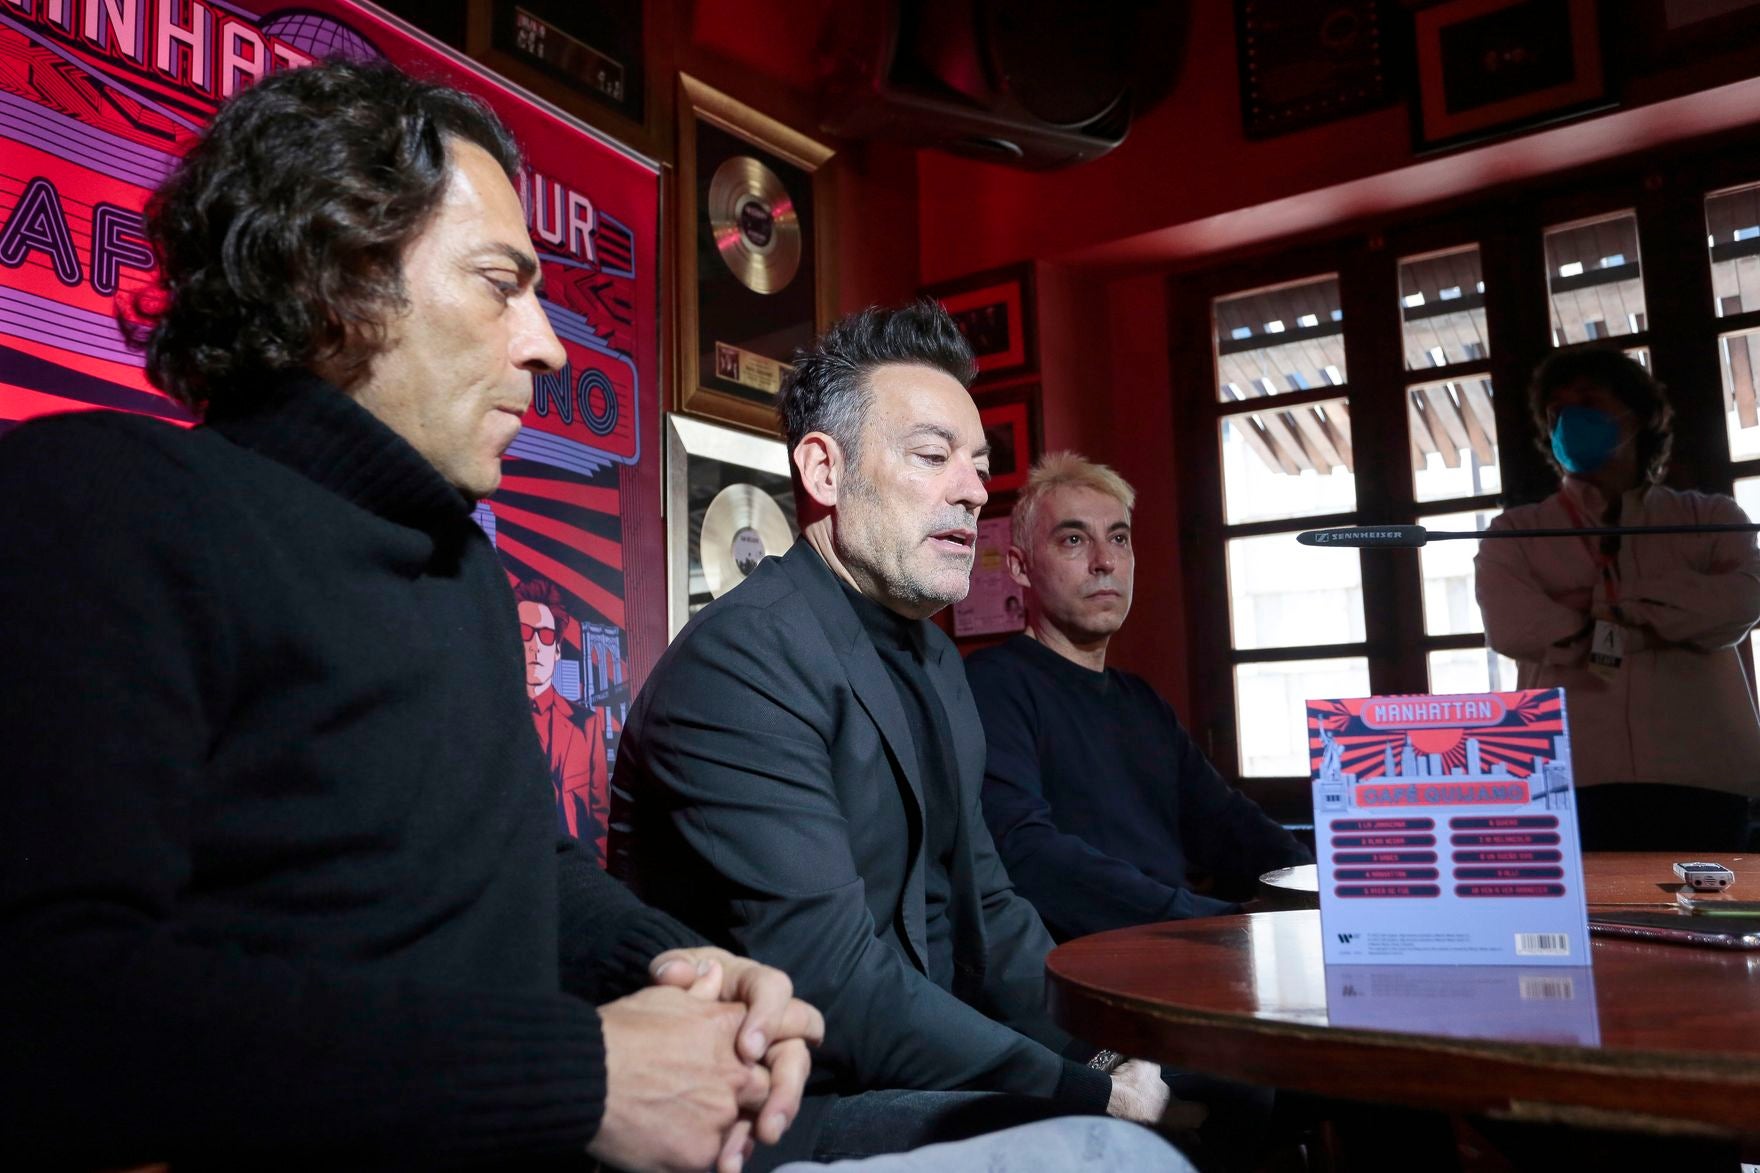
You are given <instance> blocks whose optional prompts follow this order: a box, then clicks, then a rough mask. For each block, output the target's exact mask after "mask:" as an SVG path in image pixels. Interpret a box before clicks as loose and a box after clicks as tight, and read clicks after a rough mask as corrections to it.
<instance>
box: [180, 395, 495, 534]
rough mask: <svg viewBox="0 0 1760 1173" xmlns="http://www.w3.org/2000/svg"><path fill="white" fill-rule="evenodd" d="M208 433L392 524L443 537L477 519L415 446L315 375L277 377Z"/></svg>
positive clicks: (214, 421) (215, 417) (213, 420)
mask: <svg viewBox="0 0 1760 1173" xmlns="http://www.w3.org/2000/svg"><path fill="white" fill-rule="evenodd" d="M205 426H207V427H209V428H212V429H213V430H214V431H216V432H218V433H219V434H220V435H222V436H224V437H226V439H228V440H230V441H231V442H232V443H234V444H237V445H238V446H239V447H241V448H248V449H250V450H251V451H253V452H256V453H258V454H259V455H261V456H265V457H268V458H269V459H271V460H274V461H276V462H277V463H279V464H283V465H286V466H287V467H288V468H291V469H293V470H294V471H295V472H297V473H299V474H300V475H302V476H304V477H306V478H307V479H309V480H312V481H314V482H316V483H317V484H319V485H321V486H323V487H324V488H326V489H329V490H330V491H331V492H333V493H335V494H336V495H337V496H339V497H342V498H343V499H345V500H348V501H351V502H353V503H354V504H356V505H358V506H360V507H361V508H362V509H365V510H368V511H369V512H371V513H375V514H378V515H379V516H380V517H383V518H385V519H386V520H387V521H392V522H395V523H397V524H399V525H405V526H411V527H413V528H416V529H420V530H424V531H426V532H428V533H431V534H438V533H439V532H441V531H442V530H444V529H447V528H450V527H452V526H454V525H456V524H457V523H458V522H460V521H462V520H465V519H467V518H468V517H469V516H470V512H471V504H470V502H469V501H467V500H466V499H465V497H464V495H463V494H462V493H460V492H459V491H458V490H457V489H456V488H454V487H453V486H452V485H451V484H449V483H448V482H447V481H446V478H445V477H443V476H441V475H440V471H439V470H438V469H436V468H435V467H434V466H433V465H432V464H429V463H428V461H427V459H426V458H425V457H423V456H422V454H421V453H419V452H417V451H416V450H415V449H414V448H413V447H411V446H410V444H409V441H407V440H405V439H404V438H403V437H402V436H400V435H398V434H397V433H396V432H394V431H392V430H391V429H390V428H389V427H387V426H385V424H383V423H381V422H380V421H379V420H378V418H377V417H375V416H374V415H373V414H372V413H371V412H369V411H368V410H367V409H366V408H364V407H362V406H360V404H358V403H356V402H355V401H354V400H353V399H350V398H349V397H348V396H347V395H345V394H344V393H343V392H342V391H340V390H339V389H337V387H336V386H335V385H334V384H331V383H329V382H326V381H325V380H323V379H320V378H319V377H318V376H316V375H313V374H309V373H307V372H304V371H294V372H288V373H285V374H281V375H277V376H273V377H272V378H271V381H270V382H269V385H268V386H266V387H265V388H264V389H263V391H262V393H261V394H260V395H257V396H254V397H253V398H252V399H251V400H250V402H249V403H248V404H244V405H241V406H239V407H235V408H232V409H230V410H228V411H227V412H225V413H223V414H217V413H213V412H210V413H209V415H208V418H207V420H206V423H205Z"/></svg>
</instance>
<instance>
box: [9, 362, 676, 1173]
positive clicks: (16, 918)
mask: <svg viewBox="0 0 1760 1173" xmlns="http://www.w3.org/2000/svg"><path fill="white" fill-rule="evenodd" d="M0 494H3V496H4V499H5V500H6V501H7V502H8V509H7V511H6V512H5V514H4V515H3V516H0V614H4V615H5V616H6V620H5V622H4V623H0V754H3V755H4V757H3V758H0V760H4V761H5V763H6V778H5V781H4V784H3V785H0V996H3V997H4V998H5V1004H6V1005H7V1007H8V1012H9V1017H10V1018H11V1019H12V1025H11V1026H10V1027H9V1029H8V1032H7V1033H8V1038H7V1045H6V1046H5V1047H0V1163H11V1162H9V1161H7V1160H6V1158H7V1157H11V1156H15V1155H27V1156H31V1157H36V1158H39V1159H40V1158H42V1157H43V1156H45V1155H52V1156H58V1157H60V1158H64V1159H68V1160H73V1161H78V1162H81V1163H91V1164H94V1165H105V1164H115V1165H127V1164H131V1163H139V1162H144V1161H161V1160H169V1161H171V1162H173V1163H174V1164H177V1165H179V1167H187V1166H191V1165H200V1164H203V1163H206V1162H208V1161H213V1162H214V1163H216V1164H220V1165H226V1164H228V1163H230V1162H232V1161H235V1160H237V1159H240V1158H244V1157H250V1158H252V1159H253V1160H254V1161H256V1162H258V1167H260V1165H261V1163H262V1162H263V1161H267V1162H268V1163H270V1164H280V1163H283V1162H290V1163H298V1162H300V1161H306V1160H310V1159H312V1158H314V1157H325V1158H329V1159H330V1160H331V1162H332V1164H333V1165H334V1167H341V1165H346V1166H347V1167H349V1168H372V1167H397V1166H403V1165H420V1166H423V1167H433V1166H435V1165H437V1164H439V1165H445V1164H453V1163H468V1162H471V1161H492V1162H493V1163H494V1164H495V1165H496V1166H497V1167H501V1168H507V1167H513V1166H515V1165H517V1164H518V1163H520V1162H522V1161H526V1160H534V1161H535V1160H546V1159H549V1158H554V1157H566V1156H568V1155H571V1154H572V1155H576V1156H579V1155H581V1154H582V1153H583V1150H584V1148H585V1146H586V1144H587V1143H588V1142H589V1141H590V1140H591V1138H592V1136H593V1135H594V1133H595V1132H596V1131H597V1128H598V1124H599V1119H600V1116H601V1113H602V1111H603V1100H604V1081H605V1066H604V1055H603V1044H602V1041H601V1037H600V1031H599V1023H598V1017H597V1015H596V1014H595V1013H594V1010H593V1008H592V1003H594V1002H598V1001H604V1000H608V999H609V998H612V997H616V996H619V995H621V994H623V993H627V992H629V991H630V990H632V989H635V988H637V987H639V986H641V985H643V984H645V983H646V981H647V974H646V965H647V962H648V961H649V959H650V958H652V956H653V955H654V954H655V953H657V952H659V951H660V950H662V949H665V948H668V947H671V946H674V945H681V944H687V943H694V942H695V941H696V940H697V938H696V937H695V935H694V934H691V933H689V932H688V930H685V929H684V928H683V927H682V926H680V925H678V924H677V923H676V922H675V921H672V920H671V919H670V918H668V917H665V916H664V915H662V914H660V913H658V912H654V911H652V910H650V909H647V908H645V907H644V906H642V905H641V904H640V903H639V902H637V901H636V900H635V898H634V897H633V896H630V895H629V894H628V893H627V892H625V891H624V890H623V889H622V888H621V887H620V886H619V885H617V884H616V883H615V882H614V881H612V880H610V879H609V878H607V877H605V876H604V875H603V874H602V873H600V872H599V871H598V870H597V869H596V868H594V867H592V866H591V864H590V862H588V861H586V860H585V859H584V858H582V857H580V856H579V855H577V854H576V853H575V851H574V848H573V844H572V842H571V841H564V842H562V843H560V844H559V843H558V841H557V839H556V835H555V818H554V813H553V811H552V809H551V797H550V785H549V782H548V779H547V776H546V772H545V763H544V759H543V754H542V751H541V750H540V748H539V746H538V743H537V739H536V736H535V734H534V733H533V730H532V725H531V720H530V718H529V716H528V714H527V712H526V707H525V692H524V688H523V686H522V681H523V675H522V667H521V664H520V658H519V640H518V635H517V627H516V618H515V609H514V606H513V601H512V598H511V596H510V593H509V591H508V588H507V582H506V577H505V575H504V573H503V571H502V569H501V567H500V565H499V562H498V560H497V559H496V557H495V555H494V551H493V549H492V547H491V546H490V544H489V543H488V541H487V539H486V538H485V537H484V535H483V534H482V532H481V531H480V530H479V529H478V528H477V527H476V526H475V525H474V524H473V523H472V522H471V520H470V513H469V504H468V502H466V501H465V499H464V498H463V497H461V496H460V495H459V493H458V492H457V491H456V490H454V489H453V488H452V487H451V486H450V485H448V484H447V483H446V482H445V480H444V479H443V478H441V476H440V475H439V474H438V472H437V471H436V470H435V469H434V468H433V467H432V466H431V465H430V464H428V462H427V461H426V460H424V459H423V458H422V457H421V456H420V455H419V454H417V453H416V452H415V450H414V449H412V448H411V447H410V446H409V445H408V444H407V443H405V442H404V441H403V440H402V439H401V438H400V437H399V436H397V435H396V434H395V433H394V432H392V431H391V430H390V429H388V428H386V427H385V426H384V425H382V424H380V423H379V422H378V421H377V420H376V419H374V418H373V417H372V416H371V415H370V414H369V413H367V412H366V411H364V410H363V409H361V408H360V407H359V406H358V405H356V404H355V403H354V402H353V401H352V400H350V399H348V398H347V397H346V396H344V395H342V394H341V393H340V392H338V391H336V390H335V389H334V388H332V387H330V386H329V385H327V384H325V383H323V382H321V381H319V380H317V379H315V378H311V377H309V376H299V377H292V378H285V379H281V380H278V381H276V382H275V383H274V384H273V385H272V386H271V387H269V388H267V389H266V393H265V395H264V396H263V397H262V398H261V399H260V400H259V401H258V406H257V407H255V408H253V409H252V410H249V411H245V412H238V413H219V414H214V415H213V416H212V417H211V419H210V421H209V423H208V424H207V425H206V426H203V427H198V428H194V429H188V430H185V429H179V428H176V427H172V426H168V425H165V424H162V423H158V422H156V421H151V420H147V419H144V418H142V417H138V416H123V415H117V414H111V413H87V414H81V415H76V416H62V417H55V418H50V419H45V420H41V421H36V422H32V423H28V424H25V425H22V426H20V427H18V428H16V429H14V430H13V431H12V432H11V433H9V434H8V435H7V436H6V437H5V439H4V441H0ZM565 991H566V992H565ZM338 1160H340V1162H341V1165H336V1164H335V1162H336V1161H338Z"/></svg>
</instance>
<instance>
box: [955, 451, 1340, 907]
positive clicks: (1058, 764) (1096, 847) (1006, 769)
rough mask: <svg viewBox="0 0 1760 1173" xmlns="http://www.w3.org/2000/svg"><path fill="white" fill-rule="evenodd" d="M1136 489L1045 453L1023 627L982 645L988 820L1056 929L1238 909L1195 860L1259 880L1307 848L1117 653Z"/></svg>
mask: <svg viewBox="0 0 1760 1173" xmlns="http://www.w3.org/2000/svg"><path fill="white" fill-rule="evenodd" d="M1135 497H1136V494H1135V493H1134V492H1133V491H1132V489H1131V487H1130V486H1129V485H1128V484H1126V483H1125V481H1124V480H1123V478H1121V477H1120V476H1119V475H1118V474H1117V473H1115V472H1114V471H1113V470H1112V469H1110V468H1107V467H1106V466H1105V465H1103V464H1095V463H1092V462H1091V461H1088V460H1085V459H1083V458H1082V457H1080V456H1078V455H1076V454H1075V453H1073V452H1056V453H1051V454H1049V455H1047V456H1045V457H1042V458H1041V459H1040V460H1039V462H1038V463H1037V465H1036V466H1035V467H1034V469H1033V471H1032V473H1031V475H1030V476H1029V478H1028V480H1027V486H1026V488H1025V489H1024V490H1023V491H1022V492H1021V495H1020V498H1019V500H1018V501H1017V502H1016V503H1015V508H1014V517H1013V525H1012V530H1013V535H1012V539H1013V540H1012V544H1011V545H1010V547H1009V551H1008V566H1009V571H1010V573H1011V574H1012V575H1013V577H1014V579H1015V581H1016V582H1018V583H1019V584H1020V585H1021V587H1022V588H1023V589H1024V590H1025V592H1026V599H1027V630H1026V632H1025V633H1023V634H1021V635H1017V636H1015V637H1013V638H1012V639H1009V640H1008V641H1006V642H1004V643H1002V644H998V645H997V646H995V647H990V648H983V649H980V650H979V651H977V652H974V653H973V654H972V655H971V656H970V657H969V658H968V659H967V661H966V674H967V676H968V677H969V679H970V681H971V687H972V692H973V695H974V696H975V697H976V698H977V702H978V712H979V713H980V714H981V715H982V716H983V721H984V736H985V738H986V741H987V743H988V750H989V752H988V760H987V764H986V767H985V772H984V788H983V805H984V818H985V821H986V822H987V823H988V824H989V826H990V832H991V834H992V835H994V836H995V837H996V846H997V849H998V850H999V851H1000V852H1001V853H1002V861H1003V863H1005V864H1006V865H1007V866H1008V874H1009V875H1011V876H1013V877H1014V881H1015V884H1016V885H1017V886H1018V887H1019V889H1020V892H1021V894H1022V895H1023V896H1025V897H1026V898H1027V899H1028V900H1030V901H1032V902H1033V905H1034V907H1035V908H1037V909H1038V910H1039V915H1040V916H1041V917H1043V918H1044V919H1045V925H1046V927H1047V928H1049V929H1050V930H1051V933H1052V935H1053V936H1054V937H1056V938H1058V939H1059V940H1067V939H1069V938H1072V937H1081V936H1086V935H1087V934H1089V933H1097V932H1100V931H1102V930H1104V929H1116V928H1122V927H1124V926H1126V925H1136V924H1147V923H1149V922H1152V921H1158V920H1175V919H1180V918H1185V917H1197V916H1216V915H1219V914H1224V913H1230V912H1237V911H1239V908H1240V906H1239V905H1238V904H1235V903H1233V902H1232V901H1228V900H1222V899H1218V898H1216V897H1214V896H1210V895H1206V894H1203V893H1200V892H1195V891H1193V890H1192V889H1191V888H1190V887H1189V886H1188V882H1187V875H1186V869H1187V866H1188V863H1191V864H1196V865H1198V866H1199V867H1201V868H1203V869H1204V870H1205V871H1206V872H1208V873H1210V874H1211V875H1212V876H1214V877H1216V878H1218V879H1219V880H1221V881H1222V882H1224V883H1225V884H1228V883H1232V884H1233V885H1235V886H1236V887H1242V886H1245V887H1248V888H1250V886H1251V884H1252V882H1253V879H1254V878H1255V877H1257V876H1258V875H1260V874H1261V873H1263V872H1265V871H1268V870H1270V869H1271V868H1275V867H1283V866H1287V865H1290V864H1297V863H1308V862H1311V857H1310V856H1309V855H1308V853H1307V851H1306V850H1305V849H1304V848H1303V847H1302V846H1301V844H1299V843H1297V842H1296V840H1295V839H1294V837H1293V836H1291V835H1290V833H1289V832H1288V831H1285V830H1284V829H1283V828H1282V827H1281V826H1279V825H1278V824H1277V823H1275V822H1273V821H1272V820H1271V819H1269V818H1267V817H1266V815H1265V813H1264V812H1263V811H1261V810H1260V809H1259V807H1258V806H1257V805H1256V804H1255V803H1254V802H1253V801H1252V800H1251V799H1249V798H1247V797H1246V796H1245V795H1243V794H1241V793H1240V792H1239V791H1238V790H1235V789H1234V788H1233V787H1231V786H1229V785H1228V783H1226V782H1225V781H1223V779H1222V777H1221V775H1219V774H1218V773H1217V772H1216V769H1215V767H1214V766H1212V765H1211V764H1210V762H1209V761H1208V760H1207V759H1206V758H1205V757H1204V754H1203V752H1202V751H1200V750H1199V749H1198V747H1197V746H1196V745H1195V744H1193V742H1192V739H1191V736H1190V735H1189V734H1188V733H1187V732H1186V731H1185V728H1184V727H1183V726H1182V725H1181V724H1180V723H1179V719H1178V718H1177V717H1176V716H1174V712H1173V709H1172V707H1171V706H1170V705H1168V703H1167V702H1166V701H1165V700H1163V699H1162V698H1161V696H1160V694H1158V693H1157V692H1156V691H1155V690H1154V689H1153V688H1152V687H1150V685H1149V683H1148V681H1146V680H1144V679H1143V678H1142V677H1140V676H1135V675H1132V674H1131V673H1129V672H1122V671H1120V670H1119V669H1117V668H1108V667H1106V648H1107V645H1108V644H1109V642H1110V641H1111V639H1112V636H1113V635H1114V634H1115V633H1116V632H1117V631H1118V629H1119V628H1120V627H1121V626H1122V625H1123V623H1124V620H1125V616H1126V615H1127V614H1128V613H1129V612H1130V606H1131V590H1132V587H1133V586H1134V582H1135V573H1136V551H1135V549H1134V548H1133V547H1132V545H1131V506H1132V504H1133V503H1134V501H1135Z"/></svg>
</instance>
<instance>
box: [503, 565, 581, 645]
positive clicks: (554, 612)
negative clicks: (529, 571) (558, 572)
mask: <svg viewBox="0 0 1760 1173" xmlns="http://www.w3.org/2000/svg"><path fill="white" fill-rule="evenodd" d="M513 597H514V598H515V599H516V600H518V601H519V602H521V603H538V604H540V605H542V606H545V607H548V608H550V617H551V618H552V619H554V620H556V634H557V635H561V634H563V632H562V629H563V628H565V627H567V626H568V604H567V603H565V602H563V599H562V591H561V589H560V588H558V587H557V585H556V584H555V583H553V582H551V581H550V580H549V579H547V578H538V577H537V576H535V575H534V576H533V577H531V578H528V579H526V580H525V581H524V582H522V583H520V584H519V585H518V586H516V587H514V588H513Z"/></svg>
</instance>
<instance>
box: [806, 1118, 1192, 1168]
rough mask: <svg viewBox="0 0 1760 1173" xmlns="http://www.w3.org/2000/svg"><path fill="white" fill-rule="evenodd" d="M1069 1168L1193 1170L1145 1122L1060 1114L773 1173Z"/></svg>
mask: <svg viewBox="0 0 1760 1173" xmlns="http://www.w3.org/2000/svg"><path fill="white" fill-rule="evenodd" d="M822 1169H843V1170H849V1171H851V1173H855V1171H857V1170H859V1171H860V1173H968V1171H974V1170H976V1171H982V1173H1074V1171H1094V1173H1098V1171H1099V1170H1103V1169H1104V1170H1130V1171H1132V1173H1134V1171H1136V1170H1139V1169H1142V1170H1166V1171H1167V1173H1194V1170H1193V1168H1192V1165H1191V1162H1189V1161H1187V1160H1186V1159H1185V1158H1184V1157H1183V1156H1181V1155H1180V1153H1179V1150H1177V1149H1175V1148H1174V1147H1173V1146H1172V1145H1170V1144H1168V1143H1167V1142H1166V1141H1164V1140H1162V1139H1161V1138H1160V1137H1159V1136H1156V1135H1155V1134H1154V1133H1153V1132H1151V1131H1149V1130H1148V1129H1147V1128H1143V1127H1141V1126H1140V1125H1136V1124H1127V1123H1125V1122H1124V1121H1122V1120H1112V1119H1109V1118H1107V1117H1105V1116H1064V1117H1060V1118H1059V1119H1056V1120H1041V1121H1040V1122H1039V1123H1037V1124H1023V1125H1021V1126H1020V1127H1018V1128H1008V1129H1004V1130H1003V1131H1001V1132H992V1133H988V1134H986V1135H984V1136H975V1137H973V1138H971V1139H970V1140H957V1141H949V1142H947V1143H945V1144H932V1145H925V1146H924V1147H922V1148H920V1149H917V1150H915V1151H914V1152H909V1153H888V1154H886V1155H884V1156H879V1157H867V1158H863V1159H861V1160H849V1161H835V1162H832V1163H831V1164H829V1165H816V1164H812V1163H810V1162H805V1161H791V1162H789V1163H788V1164H786V1165H783V1166H782V1167H781V1168H779V1169H778V1170H776V1173H816V1171H818V1170H822Z"/></svg>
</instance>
